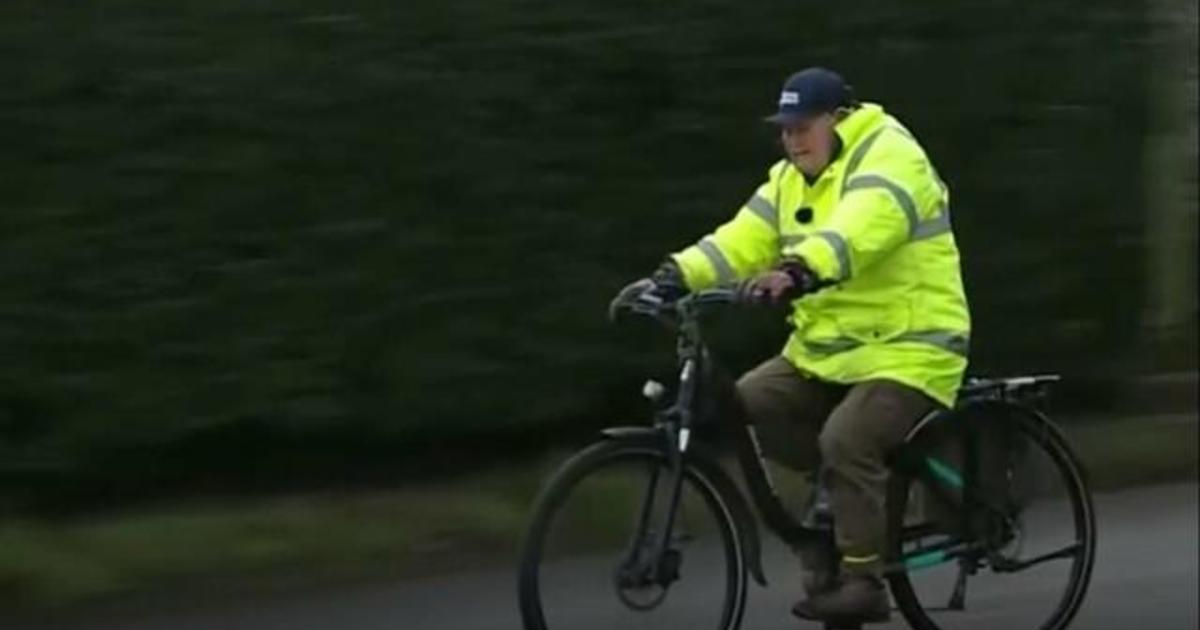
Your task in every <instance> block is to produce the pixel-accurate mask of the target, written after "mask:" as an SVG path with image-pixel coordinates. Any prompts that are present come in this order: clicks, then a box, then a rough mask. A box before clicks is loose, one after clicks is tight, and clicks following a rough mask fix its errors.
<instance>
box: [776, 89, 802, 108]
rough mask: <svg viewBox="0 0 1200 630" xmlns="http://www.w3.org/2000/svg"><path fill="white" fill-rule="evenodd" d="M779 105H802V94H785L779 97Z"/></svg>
mask: <svg viewBox="0 0 1200 630" xmlns="http://www.w3.org/2000/svg"><path fill="white" fill-rule="evenodd" d="M779 104H780V105H799V104H800V93H799V92H784V93H783V94H780V95H779Z"/></svg>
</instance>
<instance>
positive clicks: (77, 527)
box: [0, 417, 1197, 611]
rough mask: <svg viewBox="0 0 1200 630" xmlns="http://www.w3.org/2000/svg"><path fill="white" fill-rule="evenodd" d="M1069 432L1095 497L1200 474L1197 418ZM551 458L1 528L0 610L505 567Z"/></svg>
mask: <svg viewBox="0 0 1200 630" xmlns="http://www.w3.org/2000/svg"><path fill="white" fill-rule="evenodd" d="M1067 433H1068V436H1069V438H1070V440H1071V442H1072V444H1073V446H1074V447H1075V449H1076V450H1077V452H1078V453H1079V455H1080V457H1081V459H1083V460H1084V462H1085V465H1086V466H1087V468H1088V470H1089V473H1090V478H1091V482H1092V485H1093V488H1094V489H1095V490H1097V491H1102V490H1107V489H1113V488H1116V487H1121V486H1126V485H1134V484H1139V483H1154V482H1160V481H1168V480H1174V479H1180V478H1195V477H1196V475H1197V423H1196V422H1194V421H1182V422H1181V421H1180V419H1179V418H1178V417H1175V418H1173V419H1171V418H1158V419H1155V418H1149V419H1146V420H1144V421H1138V422H1121V423H1113V422H1076V423H1072V424H1069V425H1067ZM561 459H562V457H561V455H556V456H554V457H549V458H546V459H544V460H542V461H538V462H531V463H528V464H524V465H520V466H516V465H514V466H509V467H507V468H504V469H501V470H493V471H490V472H487V473H485V474H479V475H475V476H471V477H470V478H465V479H461V480H457V481H454V482H448V483H443V484H437V485H430V486H423V487H419V488H405V489H393V490H380V491H371V492H355V493H353V494H334V493H330V494H310V495H304V496H294V497H284V498H271V499H259V500H254V501H247V500H242V501H220V500H215V499H214V500H212V501H209V502H206V503H181V504H170V505H159V506H154V507H151V508H145V509H142V510H138V511H131V512H122V513H114V514H108V515H103V516H94V517H90V518H87V519H79V520H72V521H67V522H47V521H39V520H8V521H5V522H0V607H4V608H7V609H10V610H15V611H46V610H65V609H70V608H72V607H77V606H79V605H82V604H88V603H94V602H98V601H111V600H114V599H120V598H121V597H123V596H124V597H129V596H135V595H137V594H145V593H147V592H154V593H162V592H186V591H187V590H188V588H189V587H192V586H195V585H197V584H205V583H211V582H213V581H219V582H221V583H222V584H223V585H224V588H226V589H229V588H233V589H234V590H238V589H241V590H243V591H246V590H254V589H256V588H258V587H263V586H269V585H277V584H279V583H280V582H281V581H282V582H285V583H289V584H294V583H295V582H297V581H300V582H307V583H313V582H317V583H322V582H330V581H346V580H351V579H383V578H386V579H397V578H402V577H411V576H417V575H429V574H433V573H438V572H449V571H454V570H460V569H463V568H468V567H472V566H480V565H487V564H495V563H506V562H511V560H512V558H514V557H515V553H516V547H517V545H518V543H519V540H520V537H521V534H522V531H523V528H524V526H525V523H526V519H527V517H528V511H529V508H530V505H531V501H532V499H533V496H534V494H535V493H536V491H537V488H538V485H539V483H540V481H541V479H542V477H543V476H544V475H545V474H546V473H548V472H549V470H550V467H551V466H553V465H554V464H556V463H557V462H559V461H561ZM797 479H798V478H793V479H789V478H787V476H786V475H783V476H782V478H781V479H780V482H781V490H785V494H789V495H791V494H797V493H794V492H791V491H790V490H789V489H791V490H794V489H796V488H800V487H801V486H802V485H803V483H802V482H798V481H797ZM797 505H798V503H797ZM793 507H794V506H793ZM231 585H232V586H231Z"/></svg>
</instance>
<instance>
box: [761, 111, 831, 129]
mask: <svg viewBox="0 0 1200 630" xmlns="http://www.w3.org/2000/svg"><path fill="white" fill-rule="evenodd" d="M820 113H821V112H805V113H799V112H788V113H786V114H772V115H770V116H767V117H766V118H763V122H768V123H771V124H773V125H780V126H786V125H794V124H797V123H802V122H804V121H806V120H811V119H812V118H814V117H816V116H818V115H820Z"/></svg>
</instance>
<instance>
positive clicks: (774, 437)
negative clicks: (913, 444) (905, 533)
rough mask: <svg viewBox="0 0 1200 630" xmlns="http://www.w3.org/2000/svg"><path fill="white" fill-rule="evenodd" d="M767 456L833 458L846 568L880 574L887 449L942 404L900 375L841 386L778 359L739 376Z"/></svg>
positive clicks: (829, 469) (790, 463)
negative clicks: (903, 382) (899, 379)
mask: <svg viewBox="0 0 1200 630" xmlns="http://www.w3.org/2000/svg"><path fill="white" fill-rule="evenodd" d="M737 386H738V393H739V394H740V395H741V397H742V401H743V403H744V404H745V406H746V410H747V412H748V414H749V416H750V420H751V422H753V423H754V425H755V430H756V431H757V433H758V437H759V442H760V443H761V445H762V449H763V452H764V454H765V455H766V456H767V457H768V458H769V459H771V460H772V461H776V462H778V463H780V464H783V465H785V466H787V467H789V468H793V469H795V470H813V469H815V467H816V466H817V464H818V463H819V462H824V463H825V483H826V484H827V487H828V489H829V495H830V507H831V508H832V510H833V516H834V533H835V536H836V541H837V547H838V550H839V551H840V552H841V555H842V569H843V570H844V571H848V572H852V573H877V572H878V571H879V569H880V568H881V566H882V561H881V558H882V552H883V546H884V541H885V535H886V531H885V528H886V522H885V521H886V519H885V514H884V498H885V496H886V491H887V475H888V473H887V468H886V466H885V465H884V461H883V459H884V455H885V454H886V453H887V452H888V451H889V450H890V449H891V448H893V447H895V446H898V445H899V444H900V443H901V442H902V441H903V440H904V436H905V434H906V433H907V432H908V430H909V429H911V428H912V427H913V426H914V425H915V424H916V422H917V421H918V420H919V419H920V418H921V417H922V416H924V415H925V414H927V413H928V412H930V411H932V410H933V409H935V408H937V407H939V404H938V403H937V402H935V401H934V400H932V399H931V398H929V397H927V396H926V395H925V394H923V393H921V392H920V391H918V390H916V389H913V388H911V387H908V386H905V385H901V384H899V383H896V382H893V381H886V380H874V381H864V382H861V383H856V384H853V385H839V384H835V383H829V382H826V381H822V380H819V379H818V378H816V377H815V376H812V375H810V374H805V373H803V372H801V371H799V370H797V369H796V368H795V367H794V366H793V365H792V364H791V363H790V362H788V361H787V359H784V358H783V357H775V358H773V359H770V360H768V361H766V362H764V363H762V364H761V365H759V366H758V367H756V368H754V369H752V370H750V371H749V372H747V373H746V374H744V375H743V376H742V377H741V378H740V379H739V380H738V384H737Z"/></svg>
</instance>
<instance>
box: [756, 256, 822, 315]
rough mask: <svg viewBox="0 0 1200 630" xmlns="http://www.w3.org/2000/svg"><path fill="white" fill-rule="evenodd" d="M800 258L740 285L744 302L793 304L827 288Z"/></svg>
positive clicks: (784, 262) (790, 260)
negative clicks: (805, 296)
mask: <svg viewBox="0 0 1200 630" xmlns="http://www.w3.org/2000/svg"><path fill="white" fill-rule="evenodd" d="M827 284H828V283H824V282H821V281H820V280H819V279H818V278H817V275H816V274H815V273H813V271H812V270H811V269H809V268H808V265H807V264H806V263H805V262H804V261H803V260H801V259H799V258H789V259H785V260H784V261H783V262H782V263H780V265H779V266H778V267H776V268H775V269H771V270H770V271H764V272H763V273H761V274H759V275H757V276H755V277H754V278H751V279H750V280H746V281H745V282H742V283H741V284H740V285H739V286H738V297H739V299H740V301H742V302H746V303H749V304H780V303H785V302H791V301H792V300H795V299H796V298H799V297H801V296H803V295H806V294H808V293H812V292H813V291H816V290H817V289H820V288H823V287H825V286H827Z"/></svg>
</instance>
